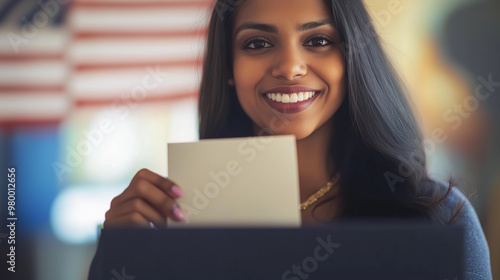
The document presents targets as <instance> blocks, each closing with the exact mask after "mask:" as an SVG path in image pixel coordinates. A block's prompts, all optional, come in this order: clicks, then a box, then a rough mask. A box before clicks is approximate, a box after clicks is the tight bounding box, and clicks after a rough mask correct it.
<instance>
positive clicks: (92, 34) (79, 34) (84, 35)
mask: <svg viewBox="0 0 500 280" xmlns="http://www.w3.org/2000/svg"><path fill="white" fill-rule="evenodd" d="M206 34H207V29H206V28H203V29H197V30H176V31H137V32H130V31H123V32H121V31H103V32H98V31H78V30H75V31H74V33H73V38H74V39H88V38H130V37H133V38H166V37H191V36H200V37H205V36H206Z"/></svg>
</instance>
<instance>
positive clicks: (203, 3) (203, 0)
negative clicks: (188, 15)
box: [71, 0, 212, 9]
mask: <svg viewBox="0 0 500 280" xmlns="http://www.w3.org/2000/svg"><path fill="white" fill-rule="evenodd" d="M211 6H212V1H207V0H200V1H182V0H179V1H168V2H167V1H166V2H158V1H138V2H97V1H95V2H82V1H74V2H72V3H71V8H99V9H116V8H130V9H136V8H165V7H166V8H177V7H181V8H184V7H201V8H205V7H211Z"/></svg>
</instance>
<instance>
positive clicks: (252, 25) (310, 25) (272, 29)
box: [234, 18, 334, 36]
mask: <svg viewBox="0 0 500 280" xmlns="http://www.w3.org/2000/svg"><path fill="white" fill-rule="evenodd" d="M323 25H331V26H332V27H333V26H334V25H333V21H332V20H331V19H329V18H325V19H322V20H318V21H311V22H307V23H304V24H299V25H298V26H297V30H298V31H307V30H311V29H314V28H317V27H320V26H323ZM246 29H256V30H260V31H264V32H269V33H278V27H276V26H275V25H272V24H266V23H259V22H253V21H250V22H245V23H242V24H241V25H240V26H238V28H236V31H235V32H234V35H235V36H236V35H238V33H240V32H241V31H243V30H246Z"/></svg>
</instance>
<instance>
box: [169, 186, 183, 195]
mask: <svg viewBox="0 0 500 280" xmlns="http://www.w3.org/2000/svg"><path fill="white" fill-rule="evenodd" d="M170 191H171V192H172V193H173V194H174V195H175V196H176V197H183V196H184V193H183V192H182V190H181V188H179V186H177V185H173V186H172V187H170Z"/></svg>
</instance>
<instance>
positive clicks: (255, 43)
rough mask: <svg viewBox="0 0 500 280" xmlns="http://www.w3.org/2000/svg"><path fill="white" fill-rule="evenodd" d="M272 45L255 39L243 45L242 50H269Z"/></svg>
mask: <svg viewBox="0 0 500 280" xmlns="http://www.w3.org/2000/svg"><path fill="white" fill-rule="evenodd" d="M272 46H273V45H271V44H270V43H268V42H266V41H264V40H262V39H255V40H252V41H250V42H248V43H246V44H245V46H244V49H250V50H260V49H265V48H270V47H272Z"/></svg>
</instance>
